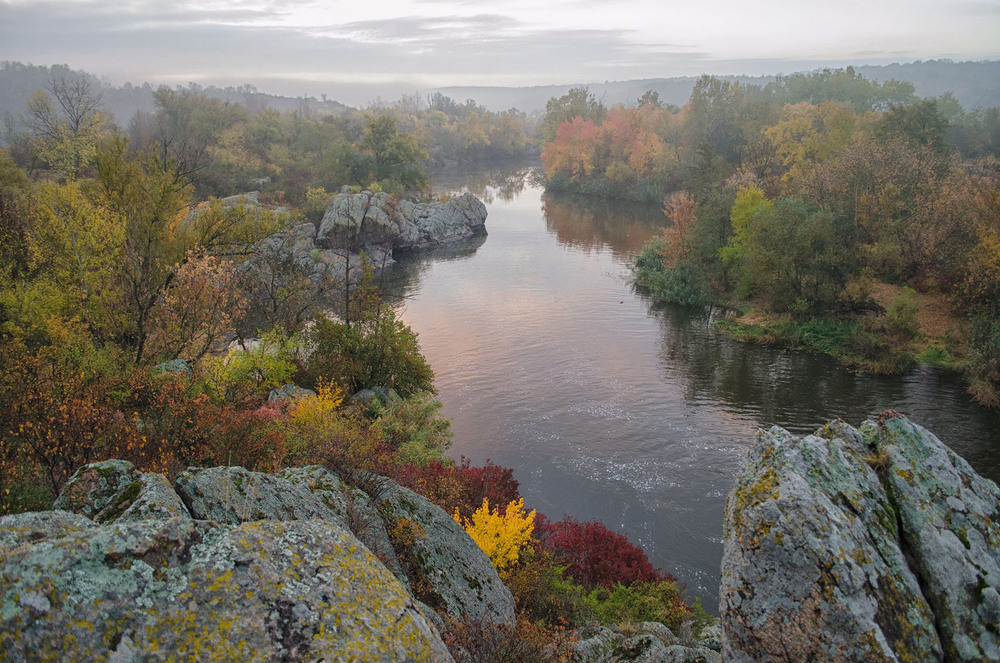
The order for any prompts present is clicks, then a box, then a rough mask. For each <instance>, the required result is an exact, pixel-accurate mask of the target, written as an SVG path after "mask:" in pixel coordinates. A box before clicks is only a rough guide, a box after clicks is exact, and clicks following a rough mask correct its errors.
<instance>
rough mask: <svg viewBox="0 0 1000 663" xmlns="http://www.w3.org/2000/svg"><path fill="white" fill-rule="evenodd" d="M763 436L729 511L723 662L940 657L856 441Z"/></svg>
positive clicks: (844, 436) (885, 505)
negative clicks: (724, 660)
mask: <svg viewBox="0 0 1000 663" xmlns="http://www.w3.org/2000/svg"><path fill="white" fill-rule="evenodd" d="M821 434H822V435H823V436H822V437H821V436H819V435H809V436H806V437H802V438H797V437H795V436H793V435H791V434H790V433H788V432H787V431H785V430H783V429H780V428H777V427H774V428H771V429H770V430H769V431H766V432H765V431H761V432H760V433H759V435H758V439H757V443H756V445H754V447H753V448H752V449H751V452H750V457H749V460H748V464H747V468H746V470H745V471H744V472H743V473H742V474H741V475H740V476H739V477H738V478H737V481H736V487H735V488H734V489H733V491H732V493H730V495H729V499H728V500H727V504H726V521H725V545H724V552H723V562H722V567H723V573H722V587H721V590H720V599H719V604H720V611H721V613H722V623H723V628H724V630H725V641H724V643H723V656H724V658H725V659H726V660H732V661H751V660H768V661H804V660H828V661H834V660H838V661H895V660H897V657H898V656H904V657H907V656H908V657H910V659H911V660H927V659H928V657H930V659H931V660H934V659H935V658H938V659H939V658H940V656H941V644H940V642H939V641H938V637H937V633H936V631H935V628H934V616H933V614H932V613H931V610H930V607H929V606H928V604H927V601H926V600H925V599H924V597H923V595H922V594H921V591H920V586H919V582H918V580H917V578H916V576H915V575H914V574H913V573H912V571H910V569H909V567H908V566H907V564H906V560H905V558H904V556H903V554H902V552H901V551H900V550H899V548H898V547H897V546H896V545H895V543H894V542H895V541H896V538H897V529H896V518H895V513H894V511H893V509H892V507H891V505H890V503H889V500H888V498H887V497H886V495H885V492H884V491H883V489H882V484H881V482H880V480H879V477H878V476H877V475H876V473H875V471H874V470H873V469H872V468H871V467H870V466H869V465H868V464H867V462H865V457H866V455H867V454H869V453H870V451H869V449H868V447H867V445H866V444H865V442H864V441H863V439H862V438H861V435H860V434H859V433H858V432H857V431H856V430H854V429H851V428H849V427H847V426H831V427H828V428H827V429H826V430H824V431H821Z"/></svg>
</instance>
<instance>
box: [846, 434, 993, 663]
mask: <svg viewBox="0 0 1000 663" xmlns="http://www.w3.org/2000/svg"><path fill="white" fill-rule="evenodd" d="M862 430H863V431H864V432H865V434H866V436H867V437H869V438H870V439H872V440H873V441H874V444H875V446H876V448H877V449H878V451H879V453H880V454H883V455H884V456H886V457H887V463H888V466H887V468H886V470H885V471H884V472H881V473H880V474H881V476H883V477H884V478H885V479H884V480H885V482H886V483H887V484H888V485H887V492H889V493H890V494H891V496H892V499H893V501H894V503H895V505H896V509H897V514H898V518H899V525H900V548H901V549H902V550H903V552H904V553H905V554H906V556H907V558H908V559H911V560H912V562H911V564H912V566H913V568H914V571H915V572H916V574H917V575H918V576H919V577H920V580H921V584H922V588H923V592H924V596H925V597H926V598H927V600H928V602H929V603H930V606H931V610H932V611H933V612H934V617H935V620H936V624H937V628H938V630H939V632H940V633H941V644H942V645H943V647H944V654H945V658H946V659H947V660H953V661H978V660H1000V491H998V490H997V486H996V484H995V483H993V482H992V481H989V480H988V479H984V478H982V477H981V476H979V475H978V474H976V472H975V471H974V470H973V469H972V468H971V467H969V464H968V463H966V462H965V460H963V459H962V458H960V457H958V456H957V455H955V453H954V452H953V451H951V449H949V448H948V447H946V446H945V445H944V444H942V443H941V441H940V440H938V439H937V438H936V437H935V436H934V435H933V434H932V433H930V432H929V431H927V430H925V429H923V428H921V427H920V426H917V425H916V424H914V423H913V422H911V421H909V420H907V419H904V418H898V419H889V420H887V421H886V422H885V424H884V425H883V426H881V427H880V426H878V425H877V424H873V423H869V424H868V425H866V426H863V427H862Z"/></svg>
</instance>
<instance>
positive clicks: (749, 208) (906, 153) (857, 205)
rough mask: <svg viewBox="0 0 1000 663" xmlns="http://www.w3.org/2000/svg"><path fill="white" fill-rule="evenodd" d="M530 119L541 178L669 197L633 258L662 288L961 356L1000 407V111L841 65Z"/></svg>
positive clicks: (782, 329) (745, 326)
mask: <svg viewBox="0 0 1000 663" xmlns="http://www.w3.org/2000/svg"><path fill="white" fill-rule="evenodd" d="M540 131H541V132H542V137H543V139H544V141H545V142H544V147H543V152H542V161H543V163H544V164H545V171H546V178H547V179H546V185H547V187H548V188H549V189H552V190H569V191H575V192H579V193H586V194H590V195H598V196H605V197H612V198H629V199H637V200H647V201H651V202H658V201H661V200H663V201H664V214H665V215H666V217H667V220H668V225H667V227H666V228H665V229H664V231H663V233H662V236H660V237H658V238H656V239H655V240H653V241H652V242H651V243H650V244H649V245H647V246H646V247H645V248H644V249H643V251H642V252H640V254H639V255H638V256H637V257H636V260H635V276H636V281H637V283H638V284H639V285H640V286H641V287H642V288H645V289H646V291H647V292H649V293H650V295H651V296H652V297H653V298H654V299H656V300H659V301H665V302H674V303H680V304H688V305H696V304H704V303H719V304H723V305H726V306H729V307H731V308H732V309H734V310H736V311H738V312H739V313H740V314H741V315H740V317H738V318H735V319H733V318H730V319H726V320H723V321H721V322H720V323H718V325H719V326H720V327H722V328H723V329H725V330H727V331H729V332H730V333H733V334H735V335H736V336H737V337H738V338H742V339H745V340H753V341H756V342H762V343H778V344H783V345H790V346H792V347H802V348H806V349H811V350H816V351H821V352H826V353H828V354H831V355H833V356H835V357H837V358H839V359H840V360H842V361H843V362H845V363H846V364H848V365H849V366H852V367H854V368H858V369H861V370H867V371H875V372H885V373H893V372H899V371H902V370H904V369H906V368H908V367H910V366H912V365H913V364H914V363H916V362H917V361H924V362H929V363H935V364H941V365H944V366H948V367H951V368H958V367H961V368H963V369H964V371H965V374H966V376H967V378H968V382H969V389H970V392H971V393H972V394H973V396H974V397H975V398H976V399H977V400H979V401H980V402H982V403H984V404H987V405H990V406H994V407H995V406H997V405H1000V309H998V302H1000V252H998V247H1000V243H998V242H1000V182H998V177H1000V166H998V164H1000V161H998V156H1000V109H997V108H988V109H981V108H977V109H971V110H966V109H964V108H962V107H961V106H960V105H959V104H958V103H957V102H956V101H955V99H954V97H953V96H951V95H950V94H945V95H943V96H940V97H937V98H932V99H921V98H918V97H917V96H916V95H915V94H914V89H913V86H912V85H910V84H909V83H905V82H899V81H892V80H890V81H885V82H882V83H878V82H874V81H871V80H868V79H865V78H864V77H862V76H860V75H858V74H857V73H856V72H855V71H854V70H853V69H850V68H848V69H843V70H824V71H821V72H815V73H812V74H795V75H791V76H787V77H779V78H778V79H777V80H776V81H774V82H773V83H769V84H767V85H766V86H762V87H760V86H745V85H740V84H738V83H730V82H727V81H722V80H719V79H716V78H712V77H707V76H706V77H703V78H702V79H701V80H700V81H699V82H698V83H697V84H696V85H695V88H694V91H693V93H692V95H691V98H690V100H689V101H688V102H687V103H686V104H685V105H684V106H682V107H676V106H670V105H665V104H662V103H661V102H660V101H659V98H658V96H657V95H656V94H655V93H648V94H646V95H644V96H643V97H641V98H640V99H638V100H637V101H636V103H635V104H633V105H629V106H622V105H620V106H615V107H612V108H606V107H605V106H604V105H603V104H601V103H600V102H599V101H598V100H597V99H595V98H594V97H593V95H591V94H589V93H588V91H587V90H586V89H582V88H577V89H574V90H571V91H570V92H569V93H567V94H566V95H564V96H562V97H560V98H558V99H556V98H553V99H552V100H551V101H550V102H549V104H548V106H547V109H546V115H545V117H544V120H543V121H542V123H541V126H540Z"/></svg>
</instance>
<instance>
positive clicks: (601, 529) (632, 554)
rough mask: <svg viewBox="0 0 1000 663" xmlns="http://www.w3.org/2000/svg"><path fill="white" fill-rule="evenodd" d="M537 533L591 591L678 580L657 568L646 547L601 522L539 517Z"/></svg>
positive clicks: (573, 574)
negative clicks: (596, 588) (639, 583)
mask: <svg viewBox="0 0 1000 663" xmlns="http://www.w3.org/2000/svg"><path fill="white" fill-rule="evenodd" d="M535 532H536V533H537V534H538V536H539V538H540V539H541V541H542V544H543V545H544V546H545V549H546V550H548V551H549V552H550V553H552V555H553V557H555V559H556V561H557V563H559V564H565V565H567V567H566V572H567V573H568V574H569V575H571V576H573V579H574V580H576V582H578V583H580V584H581V585H583V586H584V587H586V588H587V589H588V590H589V589H593V588H595V587H606V588H608V589H610V588H612V587H613V586H614V585H631V584H633V583H636V582H656V581H659V580H670V581H672V582H676V581H677V579H676V578H675V577H674V576H672V575H670V574H669V573H664V572H662V571H659V570H658V569H655V568H653V565H652V564H651V563H650V561H649V558H648V557H646V553H645V551H644V550H643V549H642V548H640V547H639V546H637V545H635V544H634V543H632V542H631V541H629V540H628V539H627V538H625V536H624V535H622V534H619V533H618V532H613V531H611V530H609V529H608V528H607V527H605V526H604V525H602V524H601V523H599V522H596V521H590V522H585V523H581V522H578V521H576V520H574V519H572V518H566V519H565V520H560V521H558V522H551V521H549V520H548V519H547V518H545V517H544V516H542V515H541V514H539V515H538V516H536V518H535Z"/></svg>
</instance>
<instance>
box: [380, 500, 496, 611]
mask: <svg viewBox="0 0 1000 663" xmlns="http://www.w3.org/2000/svg"><path fill="white" fill-rule="evenodd" d="M376 507H377V508H378V511H379V513H380V514H381V515H382V518H383V519H384V521H385V523H386V526H387V527H388V529H389V531H390V532H396V533H397V534H396V536H397V538H400V539H403V538H405V539H407V543H408V545H407V546H405V549H403V550H401V551H400V550H397V552H402V553H403V555H402V556H403V557H404V560H403V566H404V568H406V571H407V576H408V577H409V579H410V584H411V585H413V586H416V587H421V588H423V591H422V592H421V595H420V597H419V598H420V599H421V600H423V601H424V602H425V603H427V604H428V605H430V606H431V607H432V608H435V609H438V610H444V611H446V612H447V613H448V614H451V615H466V616H468V617H469V618H471V619H472V620H473V621H477V622H493V623H496V624H501V625H503V626H506V627H507V628H511V629H512V628H514V598H513V596H512V595H511V593H510V590H509V589H507V587H506V585H504V584H503V582H501V580H500V577H499V576H498V575H497V573H496V571H495V570H494V569H493V564H492V563H491V562H490V560H489V558H488V557H486V555H484V554H483V552H482V551H481V550H480V549H479V547H478V546H477V545H476V544H475V542H474V541H473V540H472V539H471V538H469V536H468V535H467V534H466V533H465V530H463V529H462V526H461V525H459V524H458V523H457V522H455V519H454V518H452V517H451V516H449V515H448V514H447V513H445V512H444V510H443V509H441V507H439V506H437V505H436V504H433V503H431V502H430V501H428V500H427V499H425V498H424V497H422V496H420V495H418V494H417V493H415V492H413V491H412V490H409V489H407V488H403V487H402V486H399V485H397V484H395V483H392V482H389V483H388V485H386V486H385V489H384V490H383V492H382V495H381V496H379V498H378V499H377V500H376Z"/></svg>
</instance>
